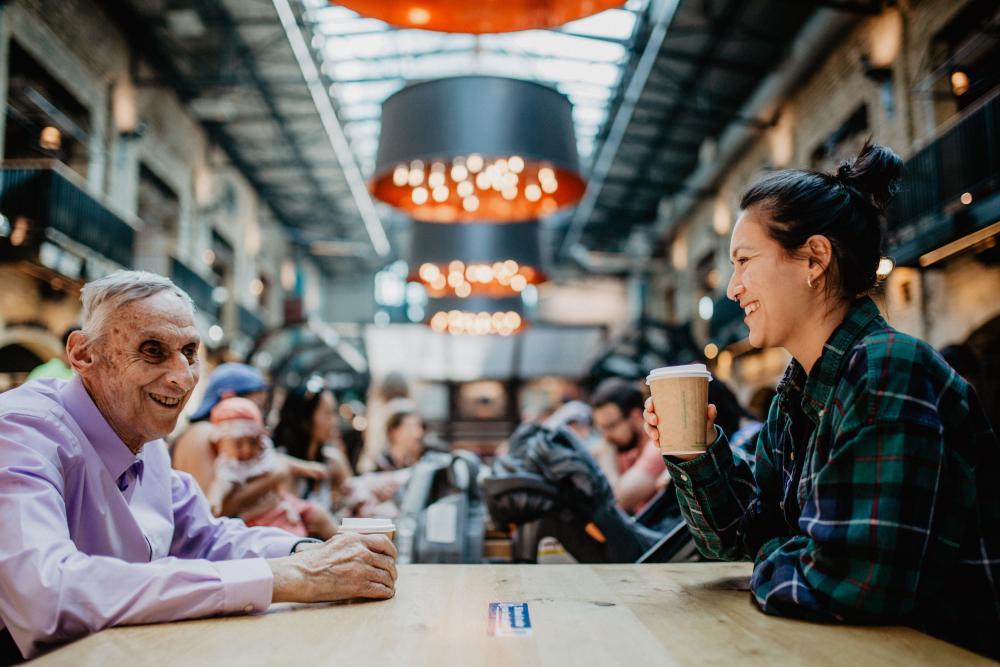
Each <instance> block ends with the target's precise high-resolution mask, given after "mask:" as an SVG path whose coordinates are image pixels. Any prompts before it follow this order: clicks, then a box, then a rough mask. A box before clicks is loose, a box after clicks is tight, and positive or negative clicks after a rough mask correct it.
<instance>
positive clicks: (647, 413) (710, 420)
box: [642, 396, 719, 460]
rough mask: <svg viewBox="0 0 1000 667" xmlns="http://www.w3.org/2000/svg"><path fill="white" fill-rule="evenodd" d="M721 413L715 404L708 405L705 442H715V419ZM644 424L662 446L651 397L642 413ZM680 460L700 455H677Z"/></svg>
mask: <svg viewBox="0 0 1000 667" xmlns="http://www.w3.org/2000/svg"><path fill="white" fill-rule="evenodd" d="M718 414H719V412H718V410H717V409H716V408H715V404H714V403H709V404H708V409H707V410H706V411H705V415H706V419H705V442H708V443H711V442H714V441H715V418H716V417H717V416H718ZM642 419H643V424H642V427H643V428H644V429H645V430H646V435H648V436H649V438H650V439H651V440H652V441H653V442H654V443H656V446H657V447H659V446H660V430H659V429H658V428H657V424H659V419H658V418H657V416H656V406H655V405H653V397H652V396H650V397H649V398H647V399H646V405H645V409H644V410H643V411H642ZM672 456H676V457H677V458H679V459H684V460H688V459H693V458H695V457H696V456H698V454H675V455H672Z"/></svg>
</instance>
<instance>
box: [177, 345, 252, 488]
mask: <svg viewBox="0 0 1000 667" xmlns="http://www.w3.org/2000/svg"><path fill="white" fill-rule="evenodd" d="M267 389H268V384H267V380H266V379H265V378H264V374H263V373H261V372H260V370H258V369H256V368H254V367H253V366H249V365H247V364H239V363H232V362H230V363H225V364H221V365H219V366H218V367H217V368H216V369H215V370H214V371H212V374H211V375H210V376H209V377H208V386H207V387H206V388H205V395H204V396H203V397H202V399H201V405H199V406H198V409H197V410H195V411H194V412H193V413H192V414H191V418H190V421H191V425H190V426H188V428H187V429H186V430H185V431H184V432H183V433H181V435H180V436H179V437H178V438H177V440H176V441H175V442H174V445H173V447H172V451H171V458H172V460H173V466H174V468H175V469H177V470H182V471H184V472H186V473H188V474H190V475H191V476H192V477H194V480H195V481H196V482H197V483H198V486H200V487H201V490H202V491H204V492H206V493H207V492H208V489H210V488H211V487H212V481H213V479H214V478H215V457H216V451H215V447H214V445H213V444H212V437H211V436H212V424H211V422H209V419H208V418H209V415H210V414H211V412H212V408H214V407H215V406H216V405H218V403H219V402H220V401H222V400H223V399H225V398H230V397H232V396H239V397H241V398H247V399H250V400H251V401H253V402H254V403H255V404H257V407H259V408H260V409H261V411H263V410H264V407H265V404H266V402H267Z"/></svg>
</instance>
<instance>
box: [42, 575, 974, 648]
mask: <svg viewBox="0 0 1000 667" xmlns="http://www.w3.org/2000/svg"><path fill="white" fill-rule="evenodd" d="M749 575H750V565H749V564H747V563H690V564H667V565H408V566H402V567H400V573H399V581H398V583H397V590H396V597H395V598H394V599H393V600H388V601H382V602H360V603H350V604H333V605H287V604H285V605H275V606H273V607H272V608H271V609H270V611H269V612H268V613H267V614H264V615H260V616H243V617H230V618H216V619H206V620H199V621H187V622H180V623H168V624H163V625H146V626H135V627H127V628H114V629H111V630H106V631H104V632H101V633H98V634H96V635H94V636H91V637H88V638H86V639H83V640H80V641H78V642H75V643H73V644H70V645H68V646H66V647H63V648H61V649H59V650H57V651H55V652H53V653H50V654H48V655H46V656H43V657H42V658H40V659H39V660H37V661H36V662H35V663H33V664H37V665H39V666H44V665H72V666H73V667H78V666H80V665H101V666H102V667H104V666H106V665H129V667H136V666H139V665H155V666H157V667H160V666H162V665H170V664H177V665H293V666H296V667H298V666H300V665H324V664H330V665H350V666H355V665H360V666H362V667H367V666H372V667H374V666H381V665H390V666H402V665H434V666H435V667H440V666H442V665H560V666H562V665H601V666H609V667H610V666H612V665H630V666H631V665H727V666H729V665H735V664H739V665H741V666H742V665H799V664H828V665H914V664H934V665H957V664H994V663H990V662H989V661H987V660H986V659H984V658H980V657H978V656H976V655H975V654H972V653H969V652H967V651H963V650H962V649H959V648H956V647H954V646H952V645H950V644H947V643H945V642H941V641H938V640H936V639H933V638H931V637H929V636H927V635H923V634H921V633H919V632H916V631H914V630H910V629H907V628H900V627H853V626H831V625H819V624H813V623H805V622H799V621H793V620H788V619H781V618H775V617H773V616H766V615H764V614H762V613H761V612H760V611H758V610H757V609H756V608H755V607H754V606H753V604H752V603H751V601H750V595H749V593H747V591H746V586H747V582H748V579H749ZM490 602H527V603H528V607H529V612H530V616H531V621H532V625H533V630H532V635H531V636H530V637H494V636H489V635H488V634H487V617H488V605H489V603H490Z"/></svg>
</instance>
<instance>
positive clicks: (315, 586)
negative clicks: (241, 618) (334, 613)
mask: <svg viewBox="0 0 1000 667" xmlns="http://www.w3.org/2000/svg"><path fill="white" fill-rule="evenodd" d="M268 565H270V566H271V570H272V571H273V572H274V592H273V594H272V601H273V602H331V601H336V600H349V599H352V598H374V599H387V598H391V597H392V596H393V595H394V594H395V592H396V547H395V546H393V544H392V542H391V541H390V540H389V538H388V537H386V536H385V535H361V534H357V533H343V534H337V535H334V536H333V537H332V538H330V539H329V540H327V541H326V542H324V543H323V544H322V545H318V546H316V547H315V548H311V549H307V550H302V551H299V552H298V553H296V554H294V555H292V556H287V557H285V558H275V559H272V560H269V561H268Z"/></svg>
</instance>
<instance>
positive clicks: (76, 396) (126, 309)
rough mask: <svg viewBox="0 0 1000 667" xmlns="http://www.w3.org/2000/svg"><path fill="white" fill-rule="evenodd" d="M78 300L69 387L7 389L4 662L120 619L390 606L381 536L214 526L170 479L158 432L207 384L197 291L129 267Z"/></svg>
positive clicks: (2, 476) (0, 561) (0, 502)
mask: <svg viewBox="0 0 1000 667" xmlns="http://www.w3.org/2000/svg"><path fill="white" fill-rule="evenodd" d="M82 298H83V328H82V330H81V331H78V332H75V333H73V334H72V335H71V336H70V338H69V340H68V341H67V345H66V351H67V356H68V358H69V363H70V366H71V367H72V368H73V370H74V372H75V377H74V378H73V379H71V380H68V381H67V380H40V381H37V382H29V383H27V384H25V385H23V386H22V387H18V388H17V389H14V390H11V391H9V392H7V393H5V394H2V395H0V646H2V645H3V644H4V642H6V644H7V651H8V655H7V656H4V655H3V649H2V648H0V662H3V658H7V659H11V658H17V657H18V656H17V655H16V654H15V655H10V653H13V651H14V650H15V648H16V650H18V651H19V652H20V653H21V654H22V655H23V656H25V657H32V656H34V655H36V654H37V653H39V652H40V651H42V650H43V649H44V648H45V647H47V646H50V645H52V644H56V643H60V642H63V641H66V640H69V639H72V638H75V637H79V636H82V635H84V634H87V633H90V632H94V631H96V630H99V629H101V628H104V627H108V626H111V625H120V624H130V623H150V622H157V621H170V620H175V619H181V618H192V617H199V616H209V615H214V614H226V613H245V612H253V611H260V610H263V609H266V608H267V607H268V605H269V604H270V603H271V602H280V601H303V602H309V601H321V600H337V599H346V598H354V597H369V598H389V597H392V595H393V593H394V589H395V579H396V568H395V555H396V551H395V549H394V547H393V546H392V543H391V542H390V541H389V540H388V539H386V538H385V537H384V536H357V535H338V536H335V537H334V538H333V539H331V540H329V541H328V542H325V543H322V544H317V543H315V542H313V543H309V544H300V540H299V538H298V537H296V536H294V535H291V534H290V533H287V532H285V531H282V530H279V529H276V528H247V527H246V526H244V525H243V523H242V522H241V521H238V520H231V519H216V518H213V517H212V514H211V510H210V508H209V506H208V503H207V501H206V500H205V499H204V496H202V494H201V492H200V491H199V490H198V487H197V485H196V484H195V483H194V482H193V480H192V479H191V477H190V476H189V475H187V474H185V473H181V472H177V471H173V470H171V469H170V459H169V456H168V454H167V451H166V447H165V444H164V443H163V440H162V438H163V437H164V436H165V435H166V434H168V433H170V431H172V430H173V428H174V425H175V424H176V423H177V418H178V416H179V415H180V412H181V410H182V409H183V408H184V404H185V403H187V400H188V398H189V397H190V395H191V391H192V390H193V389H194V386H195V384H196V383H197V381H198V346H199V340H198V334H197V330H196V328H195V324H194V313H193V306H192V303H191V299H190V298H189V297H188V296H187V294H185V293H184V292H183V291H182V290H180V289H179V288H177V287H176V286H175V285H174V284H173V283H172V282H170V280H168V279H167V278H164V277H162V276H158V275H155V274H151V273H144V272H138V271H119V272H117V273H114V274H112V275H110V276H108V277H106V278H102V279H101V280H97V281H95V282H92V283H90V284H88V285H86V286H85V287H84V289H83V294H82ZM300 547H301V549H300ZM4 628H5V629H4ZM3 635H6V636H5V637H4V636H3ZM15 644H16V647H15V646H14V645H15Z"/></svg>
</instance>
